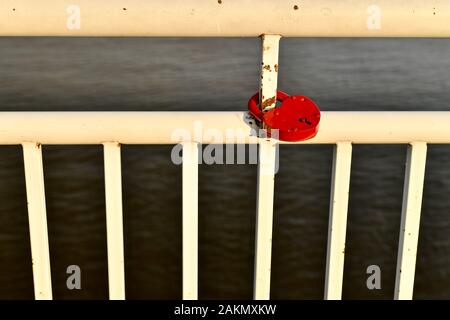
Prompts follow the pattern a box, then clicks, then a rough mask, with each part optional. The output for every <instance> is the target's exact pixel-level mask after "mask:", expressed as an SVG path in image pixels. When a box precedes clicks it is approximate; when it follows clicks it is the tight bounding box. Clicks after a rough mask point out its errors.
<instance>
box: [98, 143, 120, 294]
mask: <svg viewBox="0 0 450 320" xmlns="http://www.w3.org/2000/svg"><path fill="white" fill-rule="evenodd" d="M103 153H104V162H105V164H104V166H105V168H104V170H105V198H106V236H107V244H108V282H109V298H110V299H111V300H123V299H125V266H124V253H123V250H124V249H123V217H122V173H121V161H120V144H119V143H117V142H111V143H104V144H103Z"/></svg>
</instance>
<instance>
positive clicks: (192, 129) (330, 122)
mask: <svg viewBox="0 0 450 320" xmlns="http://www.w3.org/2000/svg"><path fill="white" fill-rule="evenodd" d="M242 108H245V106H243V107H242ZM246 119H247V112H243V111H241V112H238V111H236V112H132V111H130V112H126V111H124V112H0V144H1V145H11V144H22V143H23V142H38V143H42V144H102V143H105V142H111V141H115V142H119V143H123V144H177V143H181V142H198V143H203V144H210V143H257V142H258V140H257V138H256V137H255V135H254V132H252V129H251V126H250V125H249V124H247V120H246ZM449 123H450V112H445V111H426V112H421V111H413V112H403V111H398V112H384V111H379V112H377V111H370V112H369V111H361V112H347V111H337V112H330V111H324V112H322V117H321V121H320V127H319V133H318V134H317V136H316V137H315V138H313V139H310V140H307V141H303V142H299V143H306V144H317V143H320V144H334V143H337V142H339V141H350V142H352V143H355V144H375V143H380V144H381V143H382V144H405V143H410V142H413V141H423V142H428V143H450V125H449ZM216 133H218V134H216ZM221 137H222V138H223V141H221V140H220V138H221ZM280 143H285V142H280Z"/></svg>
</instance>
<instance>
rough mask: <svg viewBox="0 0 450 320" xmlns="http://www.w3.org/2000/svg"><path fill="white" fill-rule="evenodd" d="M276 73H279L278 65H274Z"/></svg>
mask: <svg viewBox="0 0 450 320" xmlns="http://www.w3.org/2000/svg"><path fill="white" fill-rule="evenodd" d="M274 68H275V72H278V63H277V64H275V65H274Z"/></svg>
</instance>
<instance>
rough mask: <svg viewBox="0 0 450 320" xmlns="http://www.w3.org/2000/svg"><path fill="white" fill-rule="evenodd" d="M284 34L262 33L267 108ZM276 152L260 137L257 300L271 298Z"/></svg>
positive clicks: (274, 94)
mask: <svg viewBox="0 0 450 320" xmlns="http://www.w3.org/2000/svg"><path fill="white" fill-rule="evenodd" d="M280 38H281V37H280V36H279V35H263V36H262V37H261V52H262V62H261V84H260V99H259V100H260V104H261V107H262V108H264V109H272V108H274V107H275V105H276V97H277V80H278V51H279V43H280ZM276 152H277V148H276V143H275V142H274V141H272V140H271V139H265V138H261V139H259V162H258V186H257V206H256V230H255V271H254V289H253V298H254V299H256V300H269V299H270V273H271V262H272V261H271V259H272V224H273V197H274V179H275V177H274V176H275V166H276V156H277V154H276Z"/></svg>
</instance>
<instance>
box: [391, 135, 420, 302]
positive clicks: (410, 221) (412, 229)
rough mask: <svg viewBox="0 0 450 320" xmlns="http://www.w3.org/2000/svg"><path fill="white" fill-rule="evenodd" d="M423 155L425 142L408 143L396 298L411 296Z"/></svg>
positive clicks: (407, 298) (406, 298) (417, 235)
mask: <svg viewBox="0 0 450 320" xmlns="http://www.w3.org/2000/svg"><path fill="white" fill-rule="evenodd" d="M426 157H427V144H426V143H425V142H413V143H411V144H410V145H409V146H408V152H407V160H406V169H405V182H404V184H405V186H404V189H403V207H402V220H401V225H400V239H399V247H398V257H397V275H396V279H395V295H394V298H395V299H396V300H397V299H398V300H410V299H412V297H413V288H414V274H415V270H416V255H417V243H418V240H419V227H420V211H421V206H422V192H423V183H424V178H425V164H426Z"/></svg>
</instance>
